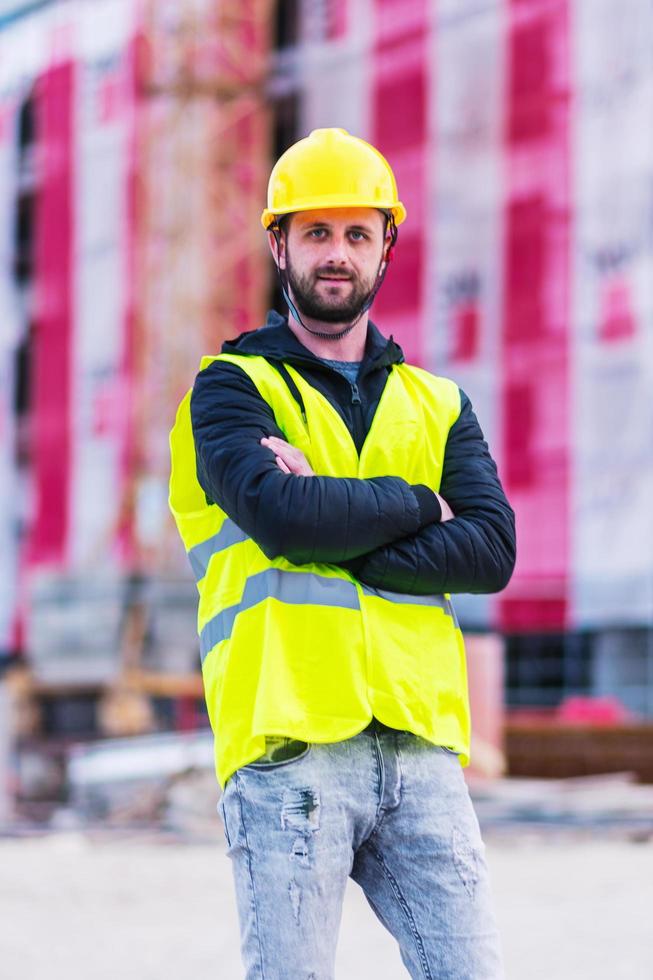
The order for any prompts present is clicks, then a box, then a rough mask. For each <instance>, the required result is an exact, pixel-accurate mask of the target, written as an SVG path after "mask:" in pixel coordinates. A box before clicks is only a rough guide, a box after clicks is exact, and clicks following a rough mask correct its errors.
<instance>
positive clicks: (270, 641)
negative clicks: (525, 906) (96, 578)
mask: <svg viewBox="0 0 653 980" xmlns="http://www.w3.org/2000/svg"><path fill="white" fill-rule="evenodd" d="M214 360H219V361H228V362H231V363H233V364H237V365H238V367H240V368H241V369H242V370H243V371H245V372H246V374H247V375H248V376H249V377H250V378H251V380H252V381H253V383H254V385H255V386H256V388H257V389H258V392H259V393H260V395H261V397H262V398H263V399H264V400H265V401H266V402H267V403H268V404H269V405H270V407H271V408H272V410H273V412H274V416H275V419H276V422H277V425H278V426H279V428H280V429H281V431H282V432H283V433H284V436H285V438H286V440H287V441H288V442H289V443H291V444H292V445H293V446H296V447H297V448H298V449H301V451H302V452H303V454H304V456H305V457H306V459H307V460H308V462H309V463H310V465H311V467H312V468H313V470H314V472H315V473H316V474H318V475H320V476H333V477H361V478H370V477H378V476H400V477H403V478H404V479H405V480H406V481H408V482H409V483H411V484H417V483H421V484H425V485H426V486H428V487H431V489H433V490H436V491H437V490H438V489H439V486H440V479H441V474H442V464H443V459H444V449H445V444H446V441H447V435H448V432H449V429H450V428H451V426H452V424H453V423H454V422H455V420H456V419H457V418H458V415H459V414H460V393H459V390H458V388H457V386H456V385H455V384H454V383H453V382H452V381H449V380H448V379H445V378H438V377H435V376H434V375H431V374H429V373H428V372H426V371H423V370H421V369H420V368H417V367H412V366H408V365H406V364H395V365H393V367H392V369H391V371H390V373H389V376H388V380H387V382H386V385H385V388H384V391H383V394H382V397H381V400H380V402H379V405H378V407H377V410H376V413H375V416H374V420H373V422H372V425H371V427H370V430H369V433H368V435H367V438H366V440H365V444H364V446H363V448H362V450H361V453H360V456H359V454H358V452H357V450H356V447H355V445H354V442H353V440H352V437H351V435H350V433H349V431H348V429H347V427H346V425H345V423H344V422H343V420H342V418H341V417H340V415H339V414H338V412H337V411H336V409H335V408H334V407H333V406H332V405H331V404H330V403H329V401H328V400H327V399H326V398H325V397H324V395H322V394H321V393H320V392H319V391H317V390H316V389H315V388H313V387H312V386H311V385H310V384H309V383H308V382H307V381H306V380H305V379H304V378H303V377H302V376H301V374H299V372H298V371H296V370H295V369H294V368H293V367H292V366H291V365H290V364H287V365H286V369H287V371H288V374H289V375H290V376H291V378H292V380H293V381H294V382H295V385H296V386H297V389H298V390H299V393H300V395H301V396H302V399H303V402H304V408H305V414H304V415H302V412H301V409H300V407H299V405H298V403H297V401H296V399H295V397H293V394H292V393H291V391H290V389H289V387H288V385H287V383H286V381H284V379H283V377H282V376H281V375H280V373H279V372H278V370H276V369H275V368H274V367H273V366H272V365H271V364H269V363H268V361H266V360H265V358H264V357H259V356H251V355H250V356H247V355H234V354H221V355H219V356H218V357H217V358H215V357H205V358H204V359H203V360H202V364H201V369H203V368H205V367H207V365H208V364H210V363H211V362H212V361H214ZM191 391H192V389H191ZM191 391H189V392H188V393H187V394H186V396H185V398H184V399H183V401H182V402H181V404H180V406H179V410H178V412H177V418H176V422H175V426H174V428H173V430H172V433H171V436H170V444H171V455H172V472H171V478H170V508H171V510H172V513H173V515H174V518H175V520H176V523H177V527H178V529H179V532H180V534H181V537H182V539H183V542H184V546H185V548H186V551H187V553H188V557H189V559H190V563H191V567H192V569H193V572H194V574H195V577H196V580H197V588H198V590H199V608H198V631H199V637H200V651H201V657H202V671H203V678H204V690H205V695H206V702H207V707H208V713H209V718H210V721H211V726H212V729H213V732H214V735H215V763H216V772H217V777H218V782H219V783H220V785H221V786H223V787H224V785H225V784H226V782H227V780H228V778H229V776H230V775H231V774H232V773H233V772H235V770H236V769H238V768H240V767H241V766H244V765H246V764H247V763H249V762H252V761H253V760H254V759H256V758H258V756H260V755H262V754H263V753H264V752H265V737H266V735H286V736H289V737H291V738H296V739H301V740H302V741H305V742H335V741H341V740H343V739H346V738H349V737H351V736H353V735H355V734H357V733H358V732H360V731H361V730H362V729H363V728H365V727H366V725H367V724H368V723H369V722H370V720H371V718H372V716H373V715H374V716H376V717H377V718H378V719H379V720H380V721H382V722H384V723H385V724H386V725H389V726H390V727H392V728H397V729H405V730H408V731H411V732H414V733H415V734H416V735H420V736H422V737H423V738H425V739H427V740H428V741H430V742H432V743H434V744H436V745H445V746H448V747H449V748H451V749H453V750H454V751H456V752H458V753H460V755H461V761H462V763H463V765H466V764H467V762H468V761H469V738H470V721H469V704H468V695H467V675H466V665H465V651H464V644H463V638H462V634H461V632H460V628H459V626H458V623H457V621H456V616H455V613H454V610H453V606H452V604H451V601H450V597H449V596H448V595H433V596H414V595H404V594H399V593H396V592H387V591H382V590H379V589H375V588H371V587H368V586H366V585H364V584H363V583H361V582H358V581H357V580H356V579H355V578H354V577H353V575H351V574H350V573H349V572H347V571H345V570H344V569H342V568H339V567H338V566H337V565H329V564H320V563H315V562H314V563H310V564H306V565H300V566H297V565H293V564H291V563H290V562H289V561H286V559H285V558H274V559H272V560H270V559H269V558H266V556H265V555H264V553H263V551H262V550H261V549H260V548H259V547H258V545H257V544H256V542H255V541H254V540H252V538H250V537H248V536H247V534H245V533H244V532H243V531H242V530H241V529H240V528H239V527H238V526H237V525H236V524H235V523H234V521H233V520H231V518H229V517H228V516H227V514H225V512H224V511H222V510H221V509H220V507H219V506H217V505H216V504H208V503H207V500H206V495H205V493H204V491H203V490H202V488H201V486H200V484H199V483H198V481H197V476H196V457H195V445H194V440H193V432H192V426H191V417H190V396H191ZM291 478H292V477H289V479H291ZM307 534H310V528H307Z"/></svg>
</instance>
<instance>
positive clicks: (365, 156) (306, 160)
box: [261, 129, 406, 228]
mask: <svg viewBox="0 0 653 980" xmlns="http://www.w3.org/2000/svg"><path fill="white" fill-rule="evenodd" d="M320 208H379V209H381V210H383V211H389V212H391V213H392V215H393V217H394V221H395V224H396V225H400V224H401V222H402V221H403V220H404V219H405V217H406V208H405V207H404V206H403V204H402V203H401V201H400V200H399V199H398V198H397V183H396V181H395V178H394V174H393V173H392V170H391V169H390V165H389V163H388V161H387V160H386V159H385V157H384V156H382V155H381V154H380V153H379V151H378V150H376V149H375V148H374V147H373V146H371V145H370V144H369V143H366V142H365V140H361V139H358V137H357V136H351V135H350V134H349V133H348V132H347V130H346V129H314V130H313V132H312V133H311V134H310V135H309V136H307V137H306V138H305V139H302V140H299V142H298V143H294V144H293V145H292V146H291V147H289V149H287V150H286V152H285V153H284V154H283V155H282V156H280V157H279V159H278V160H277V162H276V164H275V166H274V168H273V170H272V173H271V174H270V180H269V182H268V206H267V208H265V210H264V211H263V214H262V215H261V222H262V224H263V227H264V228H269V227H270V225H272V224H274V221H275V219H276V218H277V217H279V216H280V215H282V214H291V213H292V212H293V211H314V210H318V209H320Z"/></svg>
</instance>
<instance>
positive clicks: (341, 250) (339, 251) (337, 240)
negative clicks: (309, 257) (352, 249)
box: [324, 234, 349, 266]
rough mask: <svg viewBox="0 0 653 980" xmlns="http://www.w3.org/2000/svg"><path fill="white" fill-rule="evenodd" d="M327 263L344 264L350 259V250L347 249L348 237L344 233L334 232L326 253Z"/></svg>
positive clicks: (325, 259)
mask: <svg viewBox="0 0 653 980" xmlns="http://www.w3.org/2000/svg"><path fill="white" fill-rule="evenodd" d="M324 261H325V263H326V264H327V265H334V266H342V265H347V263H348V261H349V251H348V249H347V239H346V237H345V235H344V234H342V235H340V234H332V235H331V236H330V238H329V244H328V246H327V249H326V254H325V255H324Z"/></svg>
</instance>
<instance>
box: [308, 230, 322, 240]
mask: <svg viewBox="0 0 653 980" xmlns="http://www.w3.org/2000/svg"><path fill="white" fill-rule="evenodd" d="M325 235H326V228H311V230H310V231H309V233H308V237H309V238H316V239H320V238H324V236H325Z"/></svg>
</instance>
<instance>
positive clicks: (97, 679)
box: [0, 0, 653, 737]
mask: <svg viewBox="0 0 653 980" xmlns="http://www.w3.org/2000/svg"><path fill="white" fill-rule="evenodd" d="M617 7H618V9H617ZM652 32H653V10H652V8H651V5H650V3H648V2H647V0H631V2H630V3H629V4H628V5H626V6H624V7H623V8H622V7H621V5H615V4H614V3H612V2H611V0H281V2H278V3H273V2H272V0H141V2H138V0H92V2H91V0H86V2H85V0H58V2H57V0H52V2H27V0H23V2H17V0H14V2H11V0H4V2H0V381H1V384H0V561H1V562H2V570H1V581H2V589H1V590H0V650H2V652H3V657H4V660H5V662H6V663H12V664H16V663H22V664H24V665H26V667H27V669H28V671H29V675H25V676H29V678H30V679H29V681H25V684H26V685H27V687H29V690H30V692H31V696H34V692H36V695H37V696H38V701H39V706H40V716H39V717H40V727H41V730H42V731H46V732H47V731H50V732H52V733H56V734H57V735H59V736H61V737H67V736H79V735H85V734H93V733H97V732H105V733H106V732H109V733H111V732H115V733H128V732H130V731H133V732H136V731H148V730H152V729H153V728H156V727H175V728H185V727H186V728H188V727H194V726H196V725H199V724H203V723H204V717H203V714H202V708H201V688H200V682H199V675H198V672H197V671H198V667H199V661H198V657H197V649H196V646H195V644H194V641H193V631H194V604H195V593H194V585H193V583H192V581H191V578H190V574H189V573H188V572H187V570H186V567H185V556H184V555H183V552H182V550H181V548H180V546H179V543H178V540H177V536H176V532H175V530H174V528H173V525H172V522H171V520H170V518H169V516H168V512H167V505H166V498H167V477H168V448H167V436H168V431H169V429H170V426H171V423H172V415H173V411H174V407H175V405H176V404H177V402H178V401H179V398H180V396H181V395H182V393H183V392H184V390H185V389H186V388H187V387H188V386H189V384H190V383H191V382H192V379H193V377H194V374H195V371H196V369H197V365H198V362H199V357H200V355H201V354H202V353H206V352H210V351H215V350H217V349H218V348H219V345H220V342H221V341H222V340H223V339H225V338H226V337H229V336H233V335H235V334H237V333H239V332H240V331H242V330H247V329H252V328H255V327H257V326H259V325H260V323H261V322H262V319H263V314H264V311H265V309H266V306H268V305H271V304H273V303H275V302H277V301H278V297H276V296H275V293H274V286H273V281H272V275H271V265H270V260H269V258H268V257H267V254H266V249H267V246H266V242H265V239H264V236H263V235H262V232H261V227H260V223H259V214H260V210H261V207H262V204H263V201H264V196H265V184H266V179H267V174H268V173H269V169H270V166H271V163H272V161H273V159H274V158H275V157H276V156H277V155H278V154H279V153H280V152H282V151H283V150H284V149H285V148H286V147H287V146H288V145H289V144H290V143H292V142H293V141H294V140H295V139H297V138H299V137H300V136H302V135H305V134H306V133H307V132H308V131H310V130H311V129H313V128H316V127H319V126H333V125H337V126H341V127H344V128H346V129H348V130H349V131H350V132H352V133H355V134H356V135H360V136H362V137H364V138H367V139H369V140H370V141H371V142H373V143H374V144H375V145H377V146H378V147H379V148H380V149H381V150H382V152H383V153H384V154H385V155H386V156H387V157H388V159H389V160H390V162H391V164H392V166H393V169H394V171H395V173H396V176H397V180H398V184H399V187H400V192H401V197H402V199H403V200H404V202H405V203H406V206H407V209H408V220H407V221H406V223H405V225H403V226H402V228H401V234H400V239H399V247H398V249H397V253H396V260H395V261H394V262H393V264H392V267H391V269H390V272H389V274H388V277H387V280H386V283H385V285H384V287H383V290H382V292H381V293H380V295H379V298H378V300H377V302H376V303H375V307H374V311H373V317H374V319H375V320H376V321H377V322H378V323H379V325H380V326H381V328H382V330H383V331H384V332H385V333H387V334H390V333H392V334H393V335H394V337H395V339H396V340H397V341H398V342H399V343H400V344H401V345H402V347H403V349H404V352H405V355H406V359H407V360H409V361H413V362H416V363H418V364H420V365H422V366H424V367H426V368H428V369H430V370H434V371H436V372H438V373H442V374H446V375H449V376H450V377H453V378H454V379H455V380H456V381H457V382H458V383H459V384H460V385H461V387H462V388H463V389H464V390H465V391H466V392H467V393H468V394H469V395H470V397H471V399H472V402H473V403H474V406H475V408H476V411H477V414H478V416H479V418H480V420H481V424H482V426H483V429H484V431H485V433H486V435H487V437H488V441H489V442H490V445H491V447H492V450H493V454H494V456H495V458H496V459H497V461H498V465H499V468H500V472H501V475H502V479H503V482H504V485H505V487H506V491H507V493H508V497H509V499H510V500H511V502H512V503H513V505H514V507H515V510H516V512H517V520H518V555H519V557H518V566H517V570H516V572H515V575H514V578H513V581H512V582H511V584H510V586H509V588H508V589H507V590H506V592H504V593H502V594H501V595H500V596H498V597H497V596H488V597H465V596H461V597H458V602H457V609H458V613H459V617H460V619H461V621H462V622H463V625H466V626H467V628H468V629H469V630H471V631H477V632H480V633H487V632H494V633H498V634H500V635H502V636H503V637H505V648H506V657H505V682H504V687H505V699H506V702H507V704H508V706H509V707H510V708H512V709H515V710H516V709H521V710H522V711H523V710H524V709H526V708H543V709H547V710H548V711H549V713H550V714H551V715H553V713H554V712H555V710H556V709H558V708H559V706H560V705H561V704H563V705H564V703H565V702H566V700H567V699H568V698H570V697H574V696H581V697H588V696H590V697H593V698H595V699H596V698H597V697H601V696H605V697H608V696H609V697H611V698H614V699H615V701H614V702H610V704H604V710H606V711H608V713H609V712H610V710H612V711H613V712H614V717H613V720H616V721H622V722H623V721H626V720H627V719H628V718H646V717H651V716H653V517H652V516H651V507H650V500H651V499H652V497H653V438H652V433H653V424H652V423H653V419H652V417H651V399H650V391H651V387H652V382H653V293H652V291H651V281H652V279H651V275H650V270H651V262H652V259H653V224H652V222H651V215H652V214H653V144H651V141H650V139H646V138H644V137H643V135H642V134H643V133H645V132H646V131H647V129H648V127H649V120H650V117H651V111H652V110H653V63H652V62H651V59H650V52H649V50H648V47H647V43H646V42H647V39H648V38H649V37H650V36H651V33H652ZM619 706H620V707H619ZM587 710H588V711H589V712H590V716H591V710H590V709H589V708H588V709H587ZM26 717H27V718H28V721H26V722H25V729H26V732H29V730H30V724H32V725H33V716H32V715H30V713H29V712H27V713H26ZM30 718H32V721H29V719H30Z"/></svg>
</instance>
